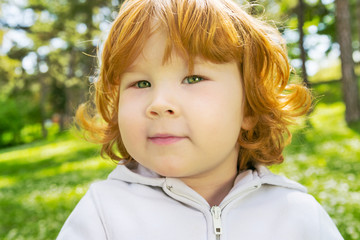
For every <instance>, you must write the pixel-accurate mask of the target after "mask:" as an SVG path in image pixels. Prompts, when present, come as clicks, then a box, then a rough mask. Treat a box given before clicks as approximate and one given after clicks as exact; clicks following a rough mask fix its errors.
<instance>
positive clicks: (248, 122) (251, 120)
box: [241, 116, 258, 130]
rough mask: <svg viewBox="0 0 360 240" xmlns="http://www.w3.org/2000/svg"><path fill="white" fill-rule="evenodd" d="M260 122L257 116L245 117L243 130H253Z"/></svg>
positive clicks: (242, 125)
mask: <svg viewBox="0 0 360 240" xmlns="http://www.w3.org/2000/svg"><path fill="white" fill-rule="evenodd" d="M257 122H258V118H257V117H255V116H244V118H243V121H242V124H241V128H242V129H245V130H251V129H253V128H254V127H255V125H256V124H257Z"/></svg>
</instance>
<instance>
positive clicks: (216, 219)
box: [166, 184, 260, 240]
mask: <svg viewBox="0 0 360 240" xmlns="http://www.w3.org/2000/svg"><path fill="white" fill-rule="evenodd" d="M259 187H260V184H258V185H255V186H253V187H252V188H250V189H248V191H245V192H251V191H253V190H255V189H257V188H259ZM166 188H167V189H168V190H169V191H170V192H172V193H173V194H176V195H178V196H181V197H184V198H186V199H189V200H191V201H192V202H195V203H197V204H200V205H202V204H201V203H199V202H198V201H196V200H195V199H193V198H190V197H189V196H186V195H184V194H179V193H176V192H175V191H174V189H173V187H172V186H166ZM245 192H240V193H238V194H236V195H234V196H233V197H232V198H230V199H229V200H227V201H226V202H225V203H223V204H221V206H216V205H215V206H212V207H211V208H210V213H211V216H212V220H213V227H214V234H215V236H216V240H220V236H221V234H222V224H221V213H222V210H223V209H224V208H225V207H226V206H227V205H228V204H229V203H230V202H232V201H233V200H234V199H236V198H238V196H240V195H244V193H245Z"/></svg>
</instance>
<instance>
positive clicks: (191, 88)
mask: <svg viewBox="0 0 360 240" xmlns="http://www.w3.org/2000/svg"><path fill="white" fill-rule="evenodd" d="M100 70H101V71H100V75H99V77H98V81H97V82H96V83H95V87H96V96H95V100H96V106H97V111H98V113H99V114H100V116H101V118H102V119H103V121H99V119H98V117H97V116H98V115H91V116H90V114H87V113H88V110H87V109H86V107H85V106H82V107H80V108H79V110H78V112H77V119H78V122H79V123H80V125H81V126H82V127H83V128H84V129H85V130H87V131H88V132H89V133H90V136H92V137H93V138H94V139H97V140H98V142H101V143H102V145H103V147H102V155H105V154H106V155H108V156H109V157H110V158H111V159H113V160H115V161H118V162H119V164H118V166H117V167H116V169H115V170H114V171H113V172H112V173H111V174H110V176H109V178H108V179H107V180H105V181H102V182H98V183H94V184H93V185H92V186H91V187H90V190H89V191H88V193H87V194H86V195H85V196H84V198H83V199H82V200H81V201H80V202H79V204H78V205H77V207H76V208H75V210H74V211H73V213H72V214H71V215H70V217H69V218H68V220H67V221H66V222H65V225H64V226H63V228H62V230H61V232H60V234H59V236H58V239H72V240H73V239H87V240H88V239H96V240H99V239H122V240H128V239H134V240H135V239H136V240H139V239H141V240H145V239H153V240H154V239H156V240H159V239H179V240H185V239H186V240H189V239H194V240H200V239H244V240H245V239H252V240H253V239H276V240H289V239H291V240H296V239H306V240H309V239H326V240H330V239H342V237H341V235H340V234H339V232H338V230H337V229H336V226H335V225H334V223H333V222H332V221H331V219H330V218H329V216H328V215H327V213H326V212H325V211H324V209H323V208H322V207H321V206H320V205H319V204H318V203H317V202H316V200H315V199H314V198H313V197H312V196H310V195H308V194H306V189H305V188H304V187H302V186H301V185H300V184H298V183H295V182H292V181H290V180H288V179H286V178H284V177H280V176H277V175H274V174H272V173H271V172H270V171H269V170H268V169H267V168H266V166H268V165H272V164H275V163H281V162H282V161H283V157H282V150H283V147H284V145H285V143H286V142H287V141H286V139H290V133H289V131H288V128H287V127H288V125H290V124H292V123H293V122H294V120H295V119H296V118H297V117H298V116H300V115H303V114H304V113H306V111H307V110H308V109H309V107H310V105H311V103H310V99H311V97H310V95H309V93H308V90H307V89H306V88H305V87H303V86H301V85H294V84H291V85H287V82H288V78H289V72H290V67H289V64H288V60H287V55H286V50H285V48H284V43H283V40H282V39H281V37H280V35H279V34H278V32H277V31H276V30H274V28H272V27H270V26H269V25H267V24H265V23H263V22H261V21H259V20H256V19H254V18H253V17H251V16H249V15H248V14H246V13H245V12H244V11H243V10H241V9H240V8H239V7H238V6H237V5H236V4H235V3H233V2H232V1H231V0H128V1H126V2H125V3H124V4H123V5H122V7H121V9H120V13H119V15H118V17H117V18H116V20H115V22H114V23H113V26H112V29H111V31H110V34H109V36H108V38H107V40H106V42H105V45H104V48H103V50H102V60H101V69H100Z"/></svg>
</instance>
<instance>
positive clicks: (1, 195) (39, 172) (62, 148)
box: [0, 135, 114, 240]
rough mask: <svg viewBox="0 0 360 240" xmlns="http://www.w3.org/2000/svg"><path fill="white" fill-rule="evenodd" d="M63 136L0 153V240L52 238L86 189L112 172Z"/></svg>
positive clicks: (92, 150)
mask: <svg viewBox="0 0 360 240" xmlns="http://www.w3.org/2000/svg"><path fill="white" fill-rule="evenodd" d="M98 156H99V153H98V150H97V147H95V146H94V145H91V144H88V143H85V142H84V141H81V140H75V139H74V138H73V137H71V136H70V135H64V136H62V137H60V138H58V139H57V140H56V141H52V142H46V141H40V142H36V143H33V144H28V145H24V146H20V147H16V148H10V149H5V150H2V151H0V216H1V222H0V239H19V240H20V239H37V240H39V239H55V238H56V236H57V234H58V232H59V230H60V228H61V226H62V224H63V223H64V221H65V219H66V218H67V216H68V215H69V214H70V212H71V210H72V209H73V208H74V206H75V205H76V203H77V202H78V201H79V199H80V198H81V197H82V196H83V195H84V194H85V192H86V190H87V189H88V186H89V184H90V183H91V182H93V181H94V180H96V179H104V178H106V176H107V175H108V173H109V172H110V171H111V169H113V168H114V163H113V162H111V161H106V160H101V159H100V158H99V157H98Z"/></svg>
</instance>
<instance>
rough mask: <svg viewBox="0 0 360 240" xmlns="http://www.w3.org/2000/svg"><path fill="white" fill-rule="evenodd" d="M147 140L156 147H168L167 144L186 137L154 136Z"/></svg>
mask: <svg viewBox="0 0 360 240" xmlns="http://www.w3.org/2000/svg"><path fill="white" fill-rule="evenodd" d="M148 139H149V141H151V142H152V143H155V144H158V145H169V144H173V143H176V142H179V141H181V140H183V139H186V137H183V136H176V135H171V134H156V135H154V136H151V137H149V138H148Z"/></svg>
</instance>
